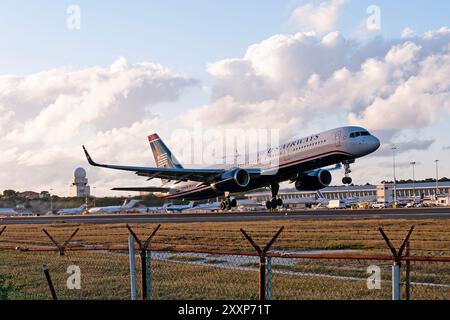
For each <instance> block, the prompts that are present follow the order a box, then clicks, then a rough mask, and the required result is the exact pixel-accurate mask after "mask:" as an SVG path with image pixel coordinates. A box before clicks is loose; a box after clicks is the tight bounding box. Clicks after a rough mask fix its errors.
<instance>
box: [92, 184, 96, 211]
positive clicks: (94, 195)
mask: <svg viewBox="0 0 450 320" xmlns="http://www.w3.org/2000/svg"><path fill="white" fill-rule="evenodd" d="M95 188H96V187H94V194H93V198H94V207H95V199H96V193H95Z"/></svg>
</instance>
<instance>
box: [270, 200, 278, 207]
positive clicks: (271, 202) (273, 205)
mask: <svg viewBox="0 0 450 320" xmlns="http://www.w3.org/2000/svg"><path fill="white" fill-rule="evenodd" d="M270 205H271V206H272V209H276V208H277V207H278V201H277V199H276V198H273V199H272V201H270Z"/></svg>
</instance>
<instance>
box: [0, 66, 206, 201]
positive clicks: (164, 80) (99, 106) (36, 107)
mask: <svg viewBox="0 0 450 320" xmlns="http://www.w3.org/2000/svg"><path fill="white" fill-rule="evenodd" d="M198 85H199V82H198V81H197V80H195V79H192V78H188V77H185V76H182V75H179V74H177V73H175V72H173V71H171V70H169V69H167V68H164V67H163V66H161V65H158V64H153V63H147V62H144V63H137V64H130V63H128V62H127V60H126V59H124V58H119V59H118V60H117V61H115V62H114V63H113V64H112V65H111V66H110V67H106V68H103V67H92V68H86V69H81V70H72V69H67V68H58V69H53V70H48V71H44V72H40V73H36V74H31V75H27V76H14V75H3V76H0V133H1V135H0V146H1V149H2V157H1V158H0V164H1V166H2V168H8V170H1V171H0V181H1V186H0V187H4V188H6V187H16V188H18V189H22V190H24V189H29V188H30V187H36V188H40V189H50V188H51V187H53V188H54V189H55V190H60V191H62V192H63V193H65V191H66V189H67V188H68V187H67V185H68V183H69V182H70V179H71V172H72V170H73V169H74V167H75V166H77V165H81V164H82V165H84V166H85V161H84V157H83V153H82V150H81V145H82V144H88V145H89V146H91V147H94V148H95V150H96V154H98V156H100V157H101V158H102V159H103V160H106V161H113V162H114V161H120V160H130V159H132V160H142V161H144V160H145V162H146V163H151V159H152V158H151V153H150V152H149V153H148V154H147V155H145V157H144V156H143V155H142V147H146V146H145V144H146V141H145V137H146V135H148V134H150V133H152V132H154V130H158V129H159V128H160V129H161V131H164V128H163V126H162V125H161V121H160V119H159V117H158V116H157V115H155V114H152V113H151V107H152V106H154V105H157V104H158V103H162V102H172V101H176V100H178V99H179V98H180V96H181V95H182V94H183V92H185V91H186V90H188V89H189V88H193V87H197V86H198ZM119 150H120V152H118V151H119ZM124 157H125V158H127V159H125V158H124ZM128 157H129V158H128ZM64 173H66V174H67V176H66V177H64ZM108 176H109V175H107V174H102V173H101V174H100V175H99V176H97V177H96V178H97V179H96V180H97V182H98V183H101V182H102V181H103V182H104V181H105V180H104V179H109V178H107V177H108ZM113 176H115V175H114V174H112V175H111V177H113ZM105 187H107V186H106V185H105Z"/></svg>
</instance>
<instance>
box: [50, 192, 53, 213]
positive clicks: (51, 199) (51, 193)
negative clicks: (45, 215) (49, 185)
mask: <svg viewBox="0 0 450 320" xmlns="http://www.w3.org/2000/svg"><path fill="white" fill-rule="evenodd" d="M50 212H51V213H53V189H50Z"/></svg>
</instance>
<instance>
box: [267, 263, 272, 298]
mask: <svg viewBox="0 0 450 320" xmlns="http://www.w3.org/2000/svg"><path fill="white" fill-rule="evenodd" d="M272 276H273V274H272V257H267V300H272Z"/></svg>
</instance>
